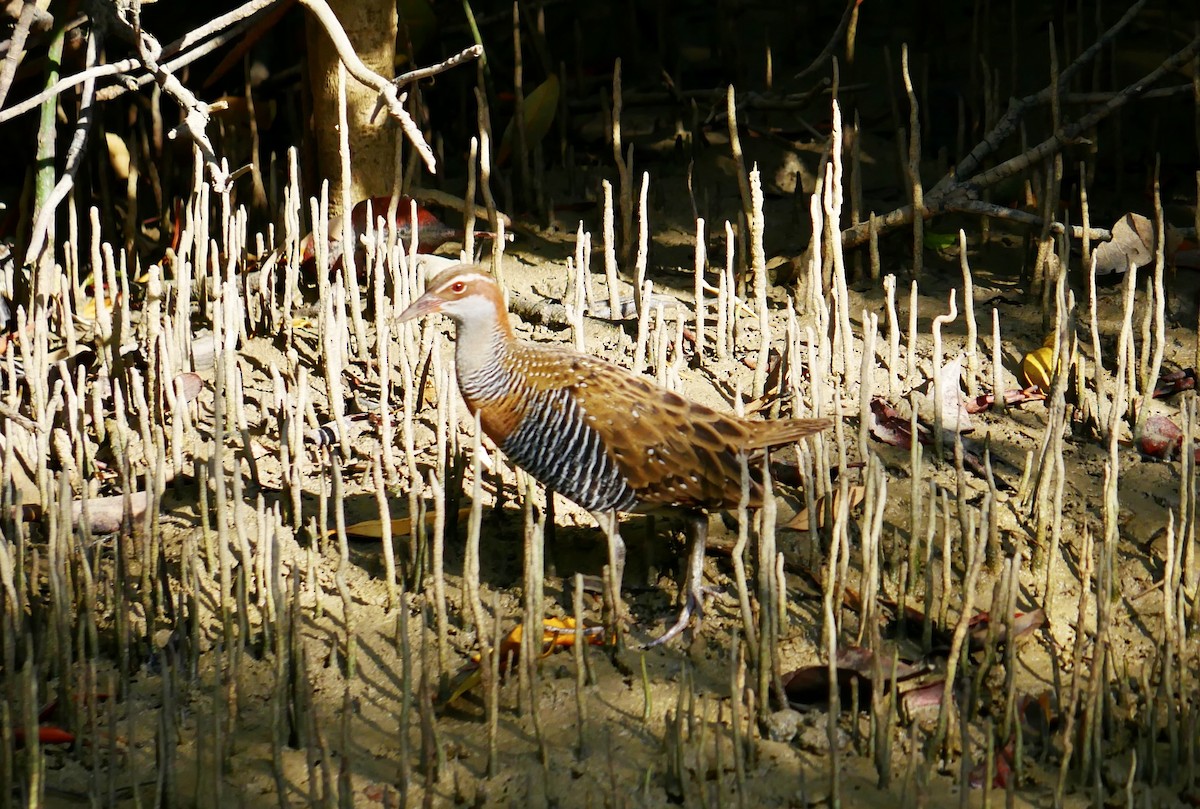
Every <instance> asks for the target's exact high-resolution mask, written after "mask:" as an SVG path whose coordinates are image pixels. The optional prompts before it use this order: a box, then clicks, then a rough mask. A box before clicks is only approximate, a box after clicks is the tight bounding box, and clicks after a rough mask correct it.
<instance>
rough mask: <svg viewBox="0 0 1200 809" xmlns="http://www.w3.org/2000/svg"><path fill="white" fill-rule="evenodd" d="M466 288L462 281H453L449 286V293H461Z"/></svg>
mask: <svg viewBox="0 0 1200 809" xmlns="http://www.w3.org/2000/svg"><path fill="white" fill-rule="evenodd" d="M466 288H467V285H466V284H465V283H463V282H462V281H455V282H454V283H453V284H451V285H450V291H451V292H462V291H463V290H464V289H466Z"/></svg>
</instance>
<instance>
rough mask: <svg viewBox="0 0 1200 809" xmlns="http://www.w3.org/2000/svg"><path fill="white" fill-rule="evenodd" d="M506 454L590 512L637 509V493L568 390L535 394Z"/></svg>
mask: <svg viewBox="0 0 1200 809" xmlns="http://www.w3.org/2000/svg"><path fill="white" fill-rule="evenodd" d="M502 449H503V450H504V453H505V454H506V455H507V456H508V457H509V458H510V459H511V460H512V461H513V462H514V463H515V464H517V465H518V466H520V467H521V468H522V469H524V470H525V471H526V472H528V473H529V474H531V475H533V476H534V477H535V478H537V479H538V480H540V481H542V482H543V483H545V484H546V485H547V486H549V487H550V488H552V489H554V490H555V491H557V492H558V493H560V494H562V495H563V496H564V497H567V498H569V499H571V500H573V501H575V502H576V503H578V504H579V505H581V506H583V507H584V508H586V509H588V510H589V511H607V510H610V509H613V510H616V511H630V510H632V509H633V508H634V506H635V505H637V502H638V498H637V493H636V492H635V491H634V490H633V489H632V488H631V487H630V485H629V482H628V481H627V480H626V479H625V476H624V475H622V474H621V472H620V470H619V469H618V468H617V465H616V463H615V462H614V461H613V459H612V457H611V456H610V455H609V454H608V451H607V449H606V448H605V446H604V442H603V440H601V438H600V434H599V433H597V432H596V430H594V429H592V427H591V426H590V425H588V423H587V418H586V416H585V414H584V412H583V410H582V409H581V408H580V407H579V403H578V402H576V401H575V399H574V397H573V396H572V395H571V392H570V391H569V390H567V389H558V390H544V391H538V392H537V393H535V394H533V395H532V396H531V398H530V399H529V400H528V403H527V407H526V410H525V417H524V418H523V419H522V420H521V422H520V423H519V424H518V425H517V427H516V429H515V430H513V431H512V433H510V434H509V436H508V439H507V440H506V441H505V442H504V445H503V447H502Z"/></svg>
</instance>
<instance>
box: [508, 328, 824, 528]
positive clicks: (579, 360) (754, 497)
mask: <svg viewBox="0 0 1200 809" xmlns="http://www.w3.org/2000/svg"><path fill="white" fill-rule="evenodd" d="M510 361H511V362H512V363H513V367H514V370H516V368H517V367H520V370H521V371H522V374H523V376H524V377H525V379H526V381H527V384H528V385H529V387H530V388H531V389H534V390H539V389H540V390H545V389H562V388H567V389H569V390H570V395H571V396H572V397H573V398H574V400H575V401H576V402H577V403H578V405H579V407H580V409H581V411H582V413H583V415H584V419H585V422H586V424H587V425H588V426H589V427H590V428H591V429H593V430H595V431H596V433H597V434H598V435H599V436H600V438H601V440H602V442H603V444H604V446H605V447H606V448H607V450H608V452H609V454H610V456H611V457H612V459H613V460H614V462H615V463H616V465H617V467H618V469H619V470H620V471H621V473H622V474H623V475H624V476H625V478H626V480H627V481H628V482H629V485H630V486H631V487H632V488H633V489H634V490H635V491H636V492H637V495H638V499H639V501H641V503H642V504H644V505H645V506H649V507H654V506H679V507H684V508H735V507H736V506H737V504H738V501H739V499H740V498H741V482H740V481H741V474H742V473H741V463H740V461H739V457H738V455H739V452H741V451H751V450H757V449H763V448H765V447H771V446H777V445H781V444H788V443H792V442H795V441H798V440H800V439H801V438H803V437H804V436H807V435H812V434H813V433H816V432H819V431H820V430H823V429H825V428H826V427H828V426H829V424H830V422H829V421H828V420H827V419H787V420H778V421H750V420H748V419H739V418H737V417H736V416H733V415H731V414H724V413H719V412H717V411H715V410H712V409H711V408H708V407H705V406H703V405H699V404H695V403H693V402H689V401H687V400H686V399H684V398H683V397H681V396H679V395H678V394H675V393H671V392H669V391H666V390H663V389H662V388H659V387H657V386H656V385H654V384H653V383H651V382H650V381H649V380H648V379H644V378H642V377H639V376H635V375H634V374H632V373H630V372H629V371H627V370H625V369H623V368H620V367H617V366H615V365H612V364H610V363H608V362H605V361H603V360H600V359H597V358H595V357H591V356H587V355H583V354H577V353H575V352H568V351H563V350H560V349H547V348H542V347H540V346H536V345H531V344H521V346H520V350H518V351H514V352H513V353H512V354H510ZM753 477H754V478H755V479H757V477H758V475H757V474H754V475H753ZM760 495H761V492H760V491H759V487H758V485H757V483H755V484H754V485H753V486H752V491H751V502H750V505H751V506H755V505H758V504H759V500H760Z"/></svg>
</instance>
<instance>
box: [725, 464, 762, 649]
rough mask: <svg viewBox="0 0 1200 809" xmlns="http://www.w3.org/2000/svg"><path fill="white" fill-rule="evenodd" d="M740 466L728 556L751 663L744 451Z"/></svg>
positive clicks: (753, 640) (753, 643)
mask: <svg viewBox="0 0 1200 809" xmlns="http://www.w3.org/2000/svg"><path fill="white" fill-rule="evenodd" d="M738 462H739V463H740V464H741V468H742V494H741V498H740V499H739V500H738V508H737V521H738V533H737V540H736V541H735V542H734V545H733V552H732V553H731V554H730V558H731V559H732V561H733V576H734V581H735V582H736V583H737V592H738V606H739V607H740V608H741V613H742V631H743V632H745V634H746V648H747V649H749V650H750V659H751V665H753V664H754V663H755V662H756V661H757V660H758V651H759V647H758V633H757V630H756V629H755V626H754V612H753V611H752V610H751V608H750V588H749V585H748V584H747V578H746V545H747V542H748V540H749V536H750V534H749V532H750V517H749V508H750V467H749V464H748V462H747V460H746V455H745V453H741V454H739V456H738Z"/></svg>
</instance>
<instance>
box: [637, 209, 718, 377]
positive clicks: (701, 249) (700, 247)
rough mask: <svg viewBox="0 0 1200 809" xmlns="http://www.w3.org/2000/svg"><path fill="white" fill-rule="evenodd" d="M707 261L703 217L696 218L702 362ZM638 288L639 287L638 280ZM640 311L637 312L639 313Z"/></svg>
mask: <svg viewBox="0 0 1200 809" xmlns="http://www.w3.org/2000/svg"><path fill="white" fill-rule="evenodd" d="M707 263H708V250H707V248H706V245H705V243H704V219H703V218H697V219H696V251H695V253H694V270H695V296H696V360H697V362H698V363H699V364H701V365H703V364H704V267H705V265H706V264H707ZM638 288H639V289H640V288H641V283H640V281H639V283H638ZM640 314H641V313H640V312H639V315H640Z"/></svg>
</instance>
